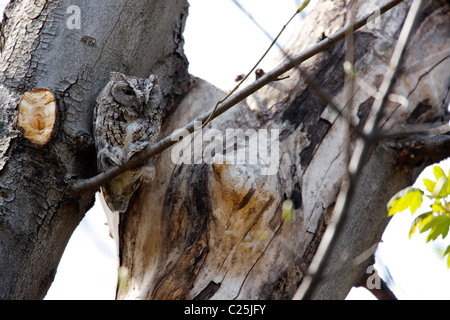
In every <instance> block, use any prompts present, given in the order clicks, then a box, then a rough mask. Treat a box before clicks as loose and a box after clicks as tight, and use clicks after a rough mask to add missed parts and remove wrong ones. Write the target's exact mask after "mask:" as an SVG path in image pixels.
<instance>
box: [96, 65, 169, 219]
mask: <svg viewBox="0 0 450 320" xmlns="http://www.w3.org/2000/svg"><path fill="white" fill-rule="evenodd" d="M161 98H162V94H161V89H160V87H159V85H158V79H157V77H156V76H155V75H150V76H149V77H148V78H147V79H141V78H136V77H128V76H126V75H124V74H122V73H119V72H111V73H110V81H109V82H108V84H107V85H106V86H105V88H104V89H103V90H102V91H101V93H100V94H99V95H98V97H97V106H96V107H95V110H94V137H95V147H96V150H97V168H98V170H99V172H103V171H105V170H107V169H108V168H110V167H112V166H120V165H122V164H124V163H126V162H127V161H128V159H129V158H131V156H133V155H134V154H135V153H137V152H139V151H141V150H143V149H144V148H146V147H147V146H150V145H152V144H154V143H155V142H157V141H158V139H159V135H160V129H161V108H160V102H161ZM154 170H155V169H154V166H153V163H152V162H151V160H148V161H147V162H146V163H143V164H141V165H139V166H138V167H136V168H134V169H132V170H128V171H126V172H124V173H122V174H121V175H119V176H118V177H116V178H114V179H113V180H112V181H110V182H109V183H107V184H105V185H104V186H102V187H101V188H100V192H101V193H102V194H103V196H104V198H105V200H106V203H107V204H108V207H109V208H110V209H111V210H112V211H113V212H125V211H126V210H127V208H128V203H129V201H130V198H131V196H132V195H133V193H134V192H135V191H136V189H137V188H138V187H139V185H140V183H141V181H142V180H143V179H147V180H148V179H151V178H152V177H153V176H154V174H155V172H154Z"/></svg>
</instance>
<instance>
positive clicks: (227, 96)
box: [202, 2, 303, 129]
mask: <svg viewBox="0 0 450 320" xmlns="http://www.w3.org/2000/svg"><path fill="white" fill-rule="evenodd" d="M235 3H237V2H235ZM237 5H238V6H239V7H240V8H242V7H241V6H240V5H239V4H238V3H237ZM242 9H243V8H242ZM302 10H303V9H302ZM302 10H300V9H299V10H297V11H296V12H295V13H294V14H293V15H292V17H291V18H290V19H289V20H288V22H286V24H285V25H284V26H283V28H281V30H280V32H279V33H278V35H277V36H276V38H275V39H274V40H273V41H272V43H271V44H270V46H269V48H267V50H266V51H265V52H264V54H263V55H262V57H261V58H260V59H259V60H258V62H256V64H255V65H254V66H253V68H252V69H251V70H250V71H249V72H248V73H247V74H246V75H245V77H243V78H242V79H241V81H239V83H238V84H237V85H236V86H235V87H234V88H233V90H231V91H230V92H229V93H228V94H227V95H226V96H225V98H223V99H222V100H220V101H218V102H217V103H216V105H215V106H214V109H213V111H212V112H211V114H210V115H209V117H208V119H206V121H205V123H203V125H202V129H203V128H204V127H206V125H207V124H208V123H209V122H210V121H211V120H212V119H214V115H215V113H216V110H217V108H218V107H219V105H220V104H221V103H224V102H225V101H226V100H227V99H228V98H229V97H230V96H231V95H232V94H233V93H235V92H236V91H237V90H238V89H239V87H240V86H241V85H242V84H243V83H244V81H245V80H247V78H248V77H249V76H250V75H251V74H252V73H253V71H255V69H256V68H257V67H258V66H259V64H260V63H261V61H262V60H263V59H264V58H265V57H266V56H267V54H268V53H269V51H270V50H271V49H272V47H273V46H274V45H275V44H276V43H277V41H278V38H279V37H280V36H281V34H282V33H283V32H284V30H285V29H286V27H287V26H288V24H289V23H290V22H291V21H292V19H294V17H295V16H296V15H297V14H298V13H299V12H301V11H302ZM267 36H268V37H270V36H269V35H268V34H267Z"/></svg>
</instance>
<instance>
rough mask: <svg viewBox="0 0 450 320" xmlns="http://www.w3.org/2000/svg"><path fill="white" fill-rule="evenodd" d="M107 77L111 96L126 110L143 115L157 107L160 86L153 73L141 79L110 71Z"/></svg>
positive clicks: (159, 99)
mask: <svg viewBox="0 0 450 320" xmlns="http://www.w3.org/2000/svg"><path fill="white" fill-rule="evenodd" d="M109 77H110V83H109V84H110V86H109V87H110V94H111V97H112V98H113V99H114V101H116V102H117V103H118V104H120V105H121V106H122V107H125V108H127V109H128V111H130V112H132V113H137V115H143V114H146V113H149V114H150V113H152V112H151V110H152V109H154V108H159V104H160V101H161V88H160V87H159V85H158V78H157V77H156V76H155V75H154V74H151V75H150V76H149V77H148V78H147V79H142V78H137V77H129V76H126V75H124V74H122V73H120V72H111V73H110V76H109ZM149 111H150V112H149Z"/></svg>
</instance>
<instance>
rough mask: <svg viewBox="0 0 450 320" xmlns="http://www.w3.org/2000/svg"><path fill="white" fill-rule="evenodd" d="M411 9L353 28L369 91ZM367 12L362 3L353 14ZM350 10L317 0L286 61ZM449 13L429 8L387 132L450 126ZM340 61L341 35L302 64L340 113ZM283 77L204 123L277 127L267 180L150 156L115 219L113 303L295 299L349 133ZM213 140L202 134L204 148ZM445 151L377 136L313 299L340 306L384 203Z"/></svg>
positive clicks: (181, 116)
mask: <svg viewBox="0 0 450 320" xmlns="http://www.w3.org/2000/svg"><path fill="white" fill-rule="evenodd" d="M409 6H410V1H405V2H404V3H402V4H400V5H399V6H397V7H396V8H394V9H392V10H391V11H389V12H388V13H387V14H385V15H383V16H382V17H381V18H380V19H381V20H380V27H379V28H372V29H370V28H368V27H365V28H363V29H362V30H360V31H358V32H357V33H356V34H355V70H356V73H357V75H358V78H359V79H360V80H362V81H364V82H365V83H366V84H367V85H368V86H369V87H372V88H374V89H378V87H379V85H380V83H381V81H382V79H383V75H384V73H385V71H386V69H387V65H388V62H389V60H390V56H391V54H392V51H393V48H394V46H395V41H396V39H397V37H398V34H399V32H400V30H401V27H402V24H403V20H404V18H405V16H406V13H407V12H408V8H409ZM366 9H367V8H366V7H365V6H364V5H362V6H361V7H360V8H359V10H358V14H359V15H361V14H363V13H365V12H366ZM371 9H373V8H371ZM349 16H350V13H349V11H348V1H321V2H320V3H319V5H318V6H317V7H316V8H315V9H314V11H313V13H312V14H310V15H309V16H308V17H307V18H306V20H305V21H304V24H303V26H304V27H303V28H302V29H301V32H299V34H298V35H297V37H296V38H294V39H293V40H292V41H291V44H290V47H289V48H288V50H289V53H291V54H294V53H298V52H300V51H302V50H304V49H306V48H307V47H309V46H311V45H312V44H314V43H315V42H317V41H319V40H320V39H321V38H323V36H328V35H330V34H332V33H334V32H336V31H337V30H338V29H340V28H342V27H343V26H344V25H346V24H348V23H349V22H350V21H349ZM448 19H449V10H448V6H447V4H446V3H445V1H440V2H433V3H427V5H426V6H425V8H424V10H423V14H422V15H421V18H420V23H419V25H418V26H417V27H416V29H415V32H414V36H413V40H412V41H411V43H410V44H409V45H408V47H407V52H406V55H405V59H404V63H403V64H402V68H401V72H400V75H399V77H398V79H397V81H396V85H395V87H394V90H393V92H394V93H395V94H398V95H402V96H404V97H406V99H407V100H408V103H409V104H408V107H406V108H405V107H402V106H400V105H399V103H393V102H390V103H388V106H387V110H386V112H385V115H384V117H383V121H382V129H383V130H384V131H389V130H391V129H396V128H398V126H400V125H404V124H417V123H422V122H429V123H433V122H441V121H446V120H448V110H447V105H448V103H449V86H448V83H449V75H448V70H449V61H450V60H449V52H448V50H447V49H445V48H448V47H449V39H450V38H449V32H450V30H449V29H448V27H446V23H447V21H448ZM344 57H345V46H344V42H342V41H341V42H339V43H338V44H336V45H335V46H333V47H331V48H330V49H329V50H327V51H326V52H323V53H321V54H319V55H317V56H315V57H314V58H312V59H310V60H308V61H306V62H304V63H303V64H302V68H304V70H306V71H307V72H308V73H309V74H310V75H311V76H313V77H314V79H315V80H316V81H317V82H318V83H319V84H320V85H321V87H322V89H325V90H326V91H327V92H329V93H330V94H331V95H332V96H333V97H334V101H335V103H336V104H337V105H338V106H339V107H340V108H341V109H344V108H347V109H349V108H350V107H348V104H347V102H348V101H346V100H345V94H344V71H343V68H342V65H343V63H344ZM424 61H425V63H424ZM288 75H289V79H285V80H282V81H277V82H273V83H272V84H270V85H269V86H267V87H265V88H263V89H262V90H260V91H259V92H257V93H256V94H254V95H253V96H251V97H250V98H248V99H247V100H246V101H245V102H243V103H241V104H239V105H238V106H236V107H234V108H233V109H232V110H230V111H228V112H226V113H224V114H223V115H221V116H220V117H219V118H218V119H216V120H214V121H212V123H210V124H209V125H208V126H207V127H206V128H205V130H206V129H211V128H214V129H218V130H219V132H221V134H222V136H223V137H226V129H238V128H241V129H243V130H247V129H252V128H253V129H256V130H259V129H268V130H270V129H279V130H280V136H279V142H280V144H279V148H280V152H279V159H278V160H279V166H278V167H277V168H278V171H277V173H276V174H275V175H266V176H264V175H261V171H260V169H261V166H258V165H251V164H225V163H224V164H207V163H205V162H204V161H202V158H201V156H200V158H195V154H194V159H192V160H193V162H192V163H194V162H195V161H196V160H198V164H182V165H175V164H174V163H173V161H172V159H171V152H172V150H173V149H170V150H168V151H165V152H163V153H162V154H160V155H158V156H156V157H155V158H154V160H153V161H154V163H155V165H156V172H157V175H156V178H155V179H154V181H152V183H151V184H146V185H142V186H141V187H140V189H139V190H138V191H137V192H136V194H135V195H134V199H133V201H132V205H131V206H130V207H129V209H128V211H127V212H126V214H124V215H121V216H120V217H118V216H114V217H113V219H111V220H110V221H111V225H112V229H113V230H114V232H113V234H114V237H115V239H116V240H117V244H118V247H119V259H120V265H121V266H122V267H124V268H126V269H127V271H128V272H127V277H126V279H122V280H123V282H121V285H120V287H119V288H118V293H117V297H118V298H119V299H130V298H131V299H136V298H137V299H289V298H292V297H293V295H294V293H295V291H296V290H297V288H298V286H299V284H300V283H301V281H302V279H303V277H304V275H305V272H307V268H308V266H309V264H310V262H311V260H312V258H313V256H314V254H315V250H316V248H317V246H318V244H319V242H320V240H321V237H322V235H323V233H324V231H325V229H326V227H327V224H328V222H329V219H330V215H331V214H332V211H333V207H334V204H335V200H336V198H337V195H338V194H339V192H340V189H341V185H342V182H343V179H344V178H345V175H346V170H347V165H346V162H345V158H346V157H345V153H346V143H347V142H348V141H350V145H351V146H353V144H354V140H355V137H356V134H355V133H354V132H352V134H351V137H348V136H347V135H346V134H345V132H346V131H345V130H343V128H344V127H345V126H346V122H345V121H344V120H343V119H342V117H338V116H337V114H336V112H335V111H333V110H332V109H331V108H330V107H327V104H326V103H324V102H323V101H321V99H320V98H319V97H318V96H317V95H316V94H315V93H314V92H313V91H312V90H311V88H310V87H309V86H308V85H307V84H306V83H305V81H304V80H303V79H302V78H301V77H300V76H299V73H298V72H297V71H291V72H289V74H288ZM366 91H367V90H366ZM366 91H365V90H363V88H361V87H359V86H357V87H356V88H355V91H354V93H353V107H352V108H351V110H349V112H350V115H351V118H352V119H353V120H354V122H355V123H358V126H360V127H362V126H363V125H364V123H365V121H366V119H367V115H368V113H369V110H370V107H371V105H372V103H373V100H374V99H373V97H372V95H371V93H370V92H369V93H367V92H366ZM224 95H225V93H224V92H221V91H220V90H218V89H216V88H214V87H213V86H212V85H210V84H208V83H206V82H204V81H202V80H199V79H196V80H195V81H194V85H193V87H192V88H191V90H190V91H189V93H187V95H186V96H185V97H184V98H183V99H182V100H181V101H180V103H179V104H177V105H176V107H174V109H173V111H172V113H171V114H170V116H169V117H168V118H167V119H166V121H165V122H164V124H163V127H164V128H163V133H162V136H167V135H169V134H170V133H172V132H173V131H174V130H176V129H177V128H180V127H182V126H183V125H184V124H185V123H187V122H189V121H191V120H192V119H194V118H195V117H196V116H197V115H200V114H203V113H204V112H206V111H208V110H210V109H211V108H212V107H213V106H214V105H215V103H216V102H217V101H218V100H220V99H222V98H223V97H224ZM194 134H199V132H196V133H194ZM197 141H198V140H197ZM223 141H225V138H224V140H223ZM209 142H210V141H209V140H205V142H204V143H203V148H205V147H208V143H209ZM193 143H194V144H195V142H193ZM448 146H449V137H448V135H442V136H432V137H427V136H411V137H408V139H407V140H399V139H396V140H386V139H385V140H382V141H380V142H379V143H377V144H376V145H375V146H374V148H373V149H372V151H371V153H370V157H369V158H368V159H367V161H366V164H365V166H364V168H363V170H362V173H361V175H362V177H361V179H360V183H359V184H358V186H357V188H356V189H357V192H356V194H355V197H354V201H353V204H352V206H351V210H350V214H349V218H348V220H347V222H346V225H345V227H344V232H342V234H341V235H340V237H339V239H338V244H337V249H336V251H335V252H334V253H333V255H332V258H331V260H330V261H329V263H328V264H327V267H326V270H325V275H324V277H323V278H322V279H321V282H320V285H319V286H318V289H317V290H316V291H315V292H314V293H313V295H312V297H313V298H315V299H343V298H345V296H346V295H347V293H348V291H349V290H350V289H351V287H352V286H353V285H354V284H355V283H356V282H357V280H358V279H360V278H361V275H362V274H363V273H364V272H365V270H366V269H367V266H368V265H369V261H370V259H368V257H370V255H371V254H373V251H374V248H376V245H377V243H378V242H379V241H380V238H381V235H382V233H383V230H384V228H385V226H386V224H387V223H388V221H389V220H388V218H387V213H386V203H387V202H388V200H389V198H390V197H391V196H392V195H393V194H394V193H395V192H397V191H398V190H400V189H401V188H403V187H405V186H407V185H410V184H412V183H413V182H414V179H415V177H416V176H417V175H418V174H419V173H420V171H421V169H422V168H424V166H425V165H427V164H429V163H432V162H435V161H438V160H440V159H443V158H445V157H447V156H448V155H449V152H448V150H449V149H448ZM235 148H236V147H235ZM237 148H239V146H238V147H237ZM430 148H432V149H431V150H433V151H432V152H430ZM203 150H204V149H203ZM194 152H195V151H194ZM203 160H204V159H203ZM286 199H291V200H292V202H293V206H294V212H293V217H292V219H284V218H283V213H282V206H283V202H284V200H286ZM368 253H369V254H368ZM366 256H367V257H366Z"/></svg>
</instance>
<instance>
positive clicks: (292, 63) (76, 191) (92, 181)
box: [70, 0, 403, 197]
mask: <svg viewBox="0 0 450 320" xmlns="http://www.w3.org/2000/svg"><path fill="white" fill-rule="evenodd" d="M401 2H403V0H393V1H390V2H388V3H387V4H385V5H384V6H382V7H380V8H379V11H378V10H377V11H373V12H370V13H369V14H366V15H365V16H363V17H362V18H360V19H358V20H357V21H355V22H354V23H352V24H351V25H349V26H347V27H344V28H342V29H341V30H339V31H338V32H336V33H335V34H334V35H331V36H329V37H328V38H326V39H324V40H322V41H320V42H319V43H317V44H316V45H314V46H312V47H311V48H309V49H307V50H305V51H303V52H302V53H300V54H298V55H296V56H294V57H293V58H292V59H290V60H288V61H286V62H284V63H282V64H281V65H279V66H278V67H276V68H275V69H273V70H272V71H270V72H267V73H266V74H265V75H264V76H262V77H261V78H259V79H258V80H256V81H255V82H253V83H251V84H250V85H248V86H247V87H246V88H244V89H242V90H241V91H239V92H237V93H236V94H234V95H232V96H231V97H229V99H228V100H226V101H224V102H223V103H221V104H220V105H219V106H218V107H217V110H215V111H214V114H213V116H212V117H211V114H212V113H213V112H208V113H205V114H203V115H201V116H199V117H197V118H196V119H194V120H193V121H192V122H190V123H188V124H186V125H185V126H184V127H183V128H182V129H185V130H188V131H189V132H191V133H192V132H193V131H194V122H195V121H201V122H202V123H203V122H204V121H206V120H207V119H209V118H210V117H211V120H212V119H215V118H217V117H218V116H220V115H221V114H222V113H224V112H226V111H227V110H229V109H230V108H232V107H233V106H235V105H236V104H237V103H239V102H241V101H242V100H244V99H245V98H247V97H248V96H250V95H251V94H253V93H255V92H256V91H258V90H259V89H261V88H262V87H264V86H265V85H267V84H269V83H271V82H273V81H275V80H277V79H278V78H279V77H280V76H282V75H283V74H284V73H286V72H287V71H289V70H291V69H293V68H295V67H297V66H298V65H300V64H301V63H302V62H304V61H305V60H307V59H309V58H311V57H313V56H315V55H316V54H318V53H320V52H322V51H324V50H326V49H328V48H330V47H331V46H333V45H334V44H336V43H337V42H339V41H341V40H342V39H344V38H345V37H346V36H347V35H348V33H349V30H353V32H354V31H356V30H358V29H360V28H361V27H363V26H364V25H366V24H367V23H368V20H369V19H370V18H371V17H372V16H373V15H374V14H375V13H376V12H379V13H380V14H383V13H385V12H387V11H388V10H390V9H392V8H393V7H395V6H396V5H398V4H399V3H401ZM175 143H176V141H172V139H171V135H170V136H167V137H165V138H163V139H162V140H161V141H159V142H158V143H156V144H154V145H152V146H151V147H149V148H147V149H145V150H143V151H142V152H140V153H139V154H136V155H135V156H134V157H132V158H131V159H130V161H129V162H128V163H126V164H125V165H124V166H122V167H115V168H112V169H110V170H108V171H106V172H102V173H100V174H98V175H97V176H94V177H92V178H89V179H80V180H77V181H75V182H74V183H73V185H72V186H71V188H70V192H71V195H72V196H74V197H76V196H79V195H81V194H83V193H84V192H86V191H88V190H93V189H96V188H98V187H100V186H101V185H103V184H105V183H107V182H108V181H110V180H111V179H113V178H114V177H117V176H118V175H120V174H121V173H123V172H125V171H127V170H129V169H131V168H133V167H135V166H136V165H138V164H139V163H142V162H144V161H145V160H147V159H149V158H151V157H153V156H155V155H157V154H159V153H161V152H162V151H164V150H166V149H168V148H170V147H171V146H172V145H174V144H175Z"/></svg>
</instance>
